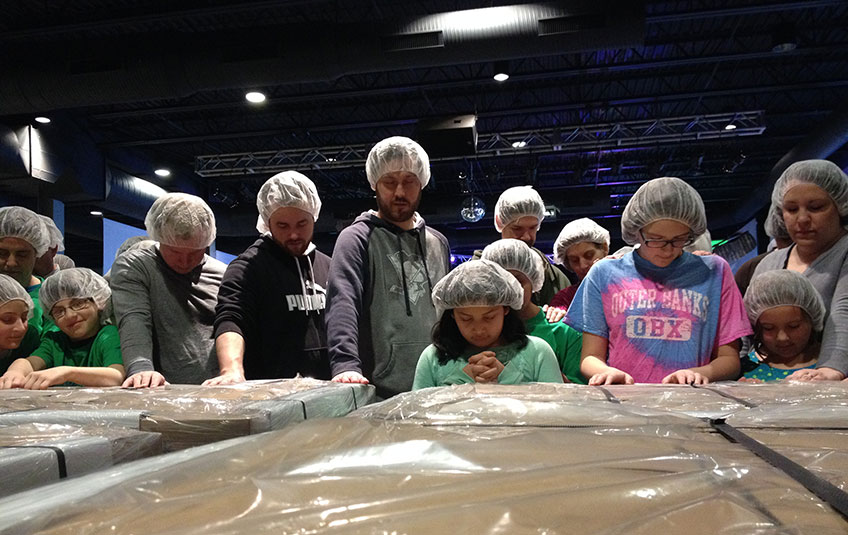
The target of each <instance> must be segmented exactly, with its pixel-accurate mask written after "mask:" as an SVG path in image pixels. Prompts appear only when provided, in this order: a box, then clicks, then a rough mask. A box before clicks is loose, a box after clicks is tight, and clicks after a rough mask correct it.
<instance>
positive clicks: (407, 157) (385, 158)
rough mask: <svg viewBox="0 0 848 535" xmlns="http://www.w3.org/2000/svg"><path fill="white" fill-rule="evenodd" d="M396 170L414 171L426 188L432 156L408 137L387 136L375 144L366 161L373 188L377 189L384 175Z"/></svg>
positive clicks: (366, 171) (367, 173)
mask: <svg viewBox="0 0 848 535" xmlns="http://www.w3.org/2000/svg"><path fill="white" fill-rule="evenodd" d="M395 171H406V172H409V173H412V174H413V175H415V176H416V177H418V182H420V183H421V189H424V188H426V187H427V184H428V183H429V182H430V157H429V156H427V152H426V151H425V150H424V148H423V147H422V146H421V145H419V144H418V143H416V142H415V141H413V140H411V139H409V138H408V137H402V136H394V137H389V138H386V139H384V140H382V141H380V142H379V143H377V144H376V145H374V147H373V148H372V149H371V152H369V153H368V160H367V161H366V162H365V174H366V175H367V176H368V183H369V184H371V189H373V190H376V189H377V182H379V181H380V178H382V176H383V175H385V174H387V173H392V172H395Z"/></svg>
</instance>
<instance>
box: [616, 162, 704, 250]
mask: <svg viewBox="0 0 848 535" xmlns="http://www.w3.org/2000/svg"><path fill="white" fill-rule="evenodd" d="M662 219H670V220H672V221H677V222H678V223H682V224H684V225H686V226H687V227H689V231H690V232H691V233H692V235H694V236H698V235H700V234H703V233H704V232H706V231H707V216H706V213H705V212H704V201H703V199H701V196H700V195H699V194H698V192H697V191H696V190H695V188H693V187H692V186H690V185H689V184H687V183H686V182H684V181H683V180H680V179H679V178H675V177H662V178H655V179H653V180H649V181H647V182H645V183H644V184H642V186H641V187H639V189H638V190H636V193H635V194H633V197H631V198H630V201H629V202H628V203H627V206H626V207H625V208H624V213H622V215H621V237H622V238H623V239H624V241H625V242H627V243H628V244H630V245H636V244H637V243H639V231H640V230H642V229H643V228H644V227H646V226H647V225H650V224H651V223H653V222H655V221H660V220H662Z"/></svg>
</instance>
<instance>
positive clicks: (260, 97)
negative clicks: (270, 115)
mask: <svg viewBox="0 0 848 535" xmlns="http://www.w3.org/2000/svg"><path fill="white" fill-rule="evenodd" d="M244 98H246V99H247V101H248V102H252V103H254V104H259V103H260V102H265V94H264V93H260V92H259V91H251V92H250V93H247V94H245V95H244Z"/></svg>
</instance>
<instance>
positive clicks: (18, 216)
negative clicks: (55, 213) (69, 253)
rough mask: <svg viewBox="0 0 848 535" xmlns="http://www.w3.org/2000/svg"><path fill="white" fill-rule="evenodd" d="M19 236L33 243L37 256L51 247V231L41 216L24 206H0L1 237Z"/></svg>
mask: <svg viewBox="0 0 848 535" xmlns="http://www.w3.org/2000/svg"><path fill="white" fill-rule="evenodd" d="M4 238H18V239H20V240H24V241H25V242H27V243H29V244H30V245H32V248H33V249H35V256H41V255H43V254H44V253H46V252H47V249H49V248H50V233H49V232H48V231H47V227H46V226H45V225H44V222H43V221H42V220H41V217H40V216H39V215H38V214H36V213H35V212H33V211H32V210H29V209H28V208H24V207H23V206H6V207H3V208H0V239H4Z"/></svg>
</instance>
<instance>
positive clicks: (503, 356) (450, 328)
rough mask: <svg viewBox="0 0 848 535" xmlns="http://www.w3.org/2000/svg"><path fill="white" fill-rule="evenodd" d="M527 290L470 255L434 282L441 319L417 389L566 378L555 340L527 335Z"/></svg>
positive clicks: (423, 359) (421, 362) (421, 366)
mask: <svg viewBox="0 0 848 535" xmlns="http://www.w3.org/2000/svg"><path fill="white" fill-rule="evenodd" d="M523 301H524V290H523V289H522V288H521V285H519V284H518V281H516V280H515V278H514V277H513V276H512V275H510V274H509V273H508V272H507V271H506V270H504V269H503V268H501V267H500V266H499V265H497V264H495V263H494V262H489V261H488V260H470V261H468V262H466V263H464V264H462V265H460V266H459V267H457V268H456V269H454V270H453V271H451V272H450V273H449V274H448V275H447V276H445V277H444V278H443V279H442V280H440V281H439V282H438V284H436V286H435V287H434V288H433V304H434V305H435V307H436V317H437V318H439V320H438V323H436V325H435V326H434V327H433V343H432V344H431V345H429V346H427V348H426V349H424V351H423V352H422V353H421V357H419V359H418V365H417V366H416V368H415V378H414V380H413V383H412V389H413V390H417V389H420V388H427V387H431V386H446V385H454V384H464V383H474V382H478V383H501V384H519V383H529V382H549V383H561V382H562V374H561V373H560V371H559V367H558V366H557V361H556V357H555V356H554V353H553V351H552V350H551V348H550V346H549V345H548V344H547V343H546V342H545V341H544V340H541V339H540V338H536V337H535V336H527V335H526V334H525V330H524V324H523V323H522V321H521V319H520V318H519V317H518V314H517V311H518V310H519V309H520V308H521V305H522V303H523Z"/></svg>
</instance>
